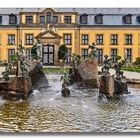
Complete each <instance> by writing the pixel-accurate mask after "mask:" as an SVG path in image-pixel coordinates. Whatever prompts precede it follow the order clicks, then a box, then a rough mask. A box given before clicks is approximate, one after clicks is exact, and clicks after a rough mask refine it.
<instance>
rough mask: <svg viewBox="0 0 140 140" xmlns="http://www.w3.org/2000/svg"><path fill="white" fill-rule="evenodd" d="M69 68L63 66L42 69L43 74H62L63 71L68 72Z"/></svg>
mask: <svg viewBox="0 0 140 140" xmlns="http://www.w3.org/2000/svg"><path fill="white" fill-rule="evenodd" d="M69 70H70V68H63V67H54V68H53V67H45V68H43V71H44V73H45V74H63V73H64V71H65V72H66V73H69Z"/></svg>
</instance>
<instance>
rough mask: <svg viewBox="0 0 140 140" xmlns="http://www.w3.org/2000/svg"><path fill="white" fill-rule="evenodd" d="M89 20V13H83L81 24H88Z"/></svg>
mask: <svg viewBox="0 0 140 140" xmlns="http://www.w3.org/2000/svg"><path fill="white" fill-rule="evenodd" d="M87 20H88V15H87V14H84V15H81V16H80V23H81V24H87V22H88V21H87Z"/></svg>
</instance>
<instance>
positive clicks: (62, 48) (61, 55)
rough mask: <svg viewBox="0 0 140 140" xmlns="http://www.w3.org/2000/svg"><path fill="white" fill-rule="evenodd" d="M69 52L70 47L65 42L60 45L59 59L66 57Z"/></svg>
mask: <svg viewBox="0 0 140 140" xmlns="http://www.w3.org/2000/svg"><path fill="white" fill-rule="evenodd" d="M67 52H68V48H67V47H66V45H65V44H63V45H60V47H59V50H58V59H63V60H65V59H66V57H65V56H66V54H67Z"/></svg>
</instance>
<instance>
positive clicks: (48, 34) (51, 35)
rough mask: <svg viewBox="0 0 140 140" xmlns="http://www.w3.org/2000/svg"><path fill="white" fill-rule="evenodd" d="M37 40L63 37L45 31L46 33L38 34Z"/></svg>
mask: <svg viewBox="0 0 140 140" xmlns="http://www.w3.org/2000/svg"><path fill="white" fill-rule="evenodd" d="M35 38H37V39H41V38H45V39H60V38H62V37H61V36H60V35H58V34H57V33H56V32H54V31H51V30H48V31H45V32H42V33H40V34H38V35H37V36H36V37H35Z"/></svg>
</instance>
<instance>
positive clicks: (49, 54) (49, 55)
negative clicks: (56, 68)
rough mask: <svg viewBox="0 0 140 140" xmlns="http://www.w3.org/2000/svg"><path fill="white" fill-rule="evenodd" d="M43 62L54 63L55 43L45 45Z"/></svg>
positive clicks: (45, 63)
mask: <svg viewBox="0 0 140 140" xmlns="http://www.w3.org/2000/svg"><path fill="white" fill-rule="evenodd" d="M43 64H44V65H54V45H45V46H43Z"/></svg>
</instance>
